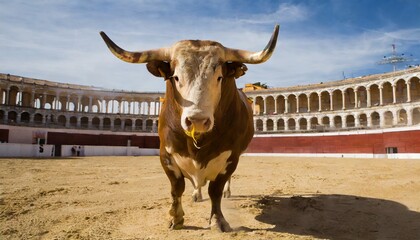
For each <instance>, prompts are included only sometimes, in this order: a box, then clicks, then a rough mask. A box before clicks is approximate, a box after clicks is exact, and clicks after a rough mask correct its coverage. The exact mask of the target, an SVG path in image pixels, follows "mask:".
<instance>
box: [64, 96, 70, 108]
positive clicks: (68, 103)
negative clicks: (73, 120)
mask: <svg viewBox="0 0 420 240" xmlns="http://www.w3.org/2000/svg"><path fill="white" fill-rule="evenodd" d="M69 110H70V95H67V101H66V109H65V111H69Z"/></svg>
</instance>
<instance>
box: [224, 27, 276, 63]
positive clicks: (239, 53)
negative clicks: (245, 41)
mask: <svg viewBox="0 0 420 240" xmlns="http://www.w3.org/2000/svg"><path fill="white" fill-rule="evenodd" d="M279 28H280V27H279V25H278V24H277V25H276V26H275V27H274V32H273V34H272V35H271V39H270V42H268V44H267V46H265V48H264V50H262V51H260V52H250V51H246V50H238V49H230V48H226V52H225V54H226V55H225V58H226V59H225V61H227V62H229V61H232V62H241V63H251V64H257V63H263V62H265V61H267V60H268V59H269V58H270V57H271V55H272V54H273V52H274V48H276V43H277V36H278V35H279Z"/></svg>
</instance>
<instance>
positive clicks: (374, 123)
mask: <svg viewBox="0 0 420 240" xmlns="http://www.w3.org/2000/svg"><path fill="white" fill-rule="evenodd" d="M370 116H371V120H372V127H379V124H380V120H381V117H380V115H379V113H377V112H373V113H372V115H370Z"/></svg>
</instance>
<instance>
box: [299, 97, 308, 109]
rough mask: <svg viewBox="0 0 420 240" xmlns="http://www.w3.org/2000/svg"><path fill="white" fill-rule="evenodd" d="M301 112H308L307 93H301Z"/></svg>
mask: <svg viewBox="0 0 420 240" xmlns="http://www.w3.org/2000/svg"><path fill="white" fill-rule="evenodd" d="M299 112H300V113H306V112H308V96H306V94H300V95H299Z"/></svg>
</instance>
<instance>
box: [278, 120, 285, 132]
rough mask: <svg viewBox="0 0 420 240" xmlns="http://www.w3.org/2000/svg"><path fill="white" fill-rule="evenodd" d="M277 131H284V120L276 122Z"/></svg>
mask: <svg viewBox="0 0 420 240" xmlns="http://www.w3.org/2000/svg"><path fill="white" fill-rule="evenodd" d="M277 130H278V131H284V120H283V119H279V120H278V121H277Z"/></svg>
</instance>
